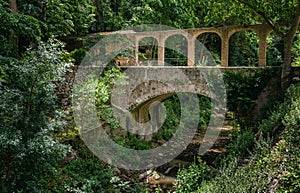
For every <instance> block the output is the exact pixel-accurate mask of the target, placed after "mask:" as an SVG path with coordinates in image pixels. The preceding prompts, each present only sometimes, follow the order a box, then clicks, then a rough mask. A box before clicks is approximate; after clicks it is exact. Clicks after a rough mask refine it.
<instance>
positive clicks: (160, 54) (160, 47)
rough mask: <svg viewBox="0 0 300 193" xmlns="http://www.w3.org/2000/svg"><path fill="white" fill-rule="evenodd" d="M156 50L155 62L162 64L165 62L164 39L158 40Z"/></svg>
mask: <svg viewBox="0 0 300 193" xmlns="http://www.w3.org/2000/svg"><path fill="white" fill-rule="evenodd" d="M158 41H159V42H158V43H157V45H158V50H157V62H158V66H164V64H165V42H164V40H158Z"/></svg>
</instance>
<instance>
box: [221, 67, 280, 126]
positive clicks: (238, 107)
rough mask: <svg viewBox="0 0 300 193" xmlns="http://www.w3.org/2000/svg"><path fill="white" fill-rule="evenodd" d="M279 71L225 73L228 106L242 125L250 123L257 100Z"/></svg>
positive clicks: (261, 70)
mask: <svg viewBox="0 0 300 193" xmlns="http://www.w3.org/2000/svg"><path fill="white" fill-rule="evenodd" d="M277 72H278V71H277V70H276V69H258V70H257V69H252V70H251V69H249V70H248V72H246V73H242V72H230V71H227V72H225V73H224V82H225V85H226V92H227V107H228V110H229V111H232V112H235V113H236V116H237V117H236V118H237V122H238V123H239V124H241V126H242V127H244V126H246V125H248V124H249V123H247V120H248V121H249V122H250V123H251V121H252V120H251V117H252V115H251V111H252V110H253V108H254V106H255V100H256V99H257V98H258V96H259V94H260V93H261V91H262V90H263V89H264V88H265V87H266V86H267V84H268V83H269V81H270V80H271V78H272V77H274V74H275V73H277ZM272 86H274V85H272ZM250 116H251V117H250ZM252 118H253V117H252Z"/></svg>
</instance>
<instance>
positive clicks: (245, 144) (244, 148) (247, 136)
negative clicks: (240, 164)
mask: <svg viewBox="0 0 300 193" xmlns="http://www.w3.org/2000/svg"><path fill="white" fill-rule="evenodd" d="M254 141H255V135H254V133H253V132H252V131H249V130H246V131H244V132H242V133H240V134H238V135H237V137H236V138H235V139H234V140H233V141H232V142H231V143H230V144H229V146H228V148H229V154H232V155H234V156H241V157H243V156H245V155H246V154H247V153H248V151H250V150H251V148H252V147H253V145H254Z"/></svg>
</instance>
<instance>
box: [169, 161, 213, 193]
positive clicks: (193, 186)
mask: <svg viewBox="0 0 300 193" xmlns="http://www.w3.org/2000/svg"><path fill="white" fill-rule="evenodd" d="M210 175H211V169H210V168H209V167H208V166H207V165H206V163H205V162H204V161H202V160H201V159H200V158H199V163H198V164H196V163H193V164H192V165H190V166H189V168H188V170H186V169H180V170H179V171H178V173H177V179H176V184H175V187H176V193H177V192H178V193H189V192H193V191H196V190H197V188H198V187H199V185H200V184H201V182H203V181H205V180H207V179H209V177H210Z"/></svg>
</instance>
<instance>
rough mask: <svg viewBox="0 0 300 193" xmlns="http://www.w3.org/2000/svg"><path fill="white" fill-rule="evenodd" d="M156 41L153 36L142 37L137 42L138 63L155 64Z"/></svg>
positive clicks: (156, 53)
mask: <svg viewBox="0 0 300 193" xmlns="http://www.w3.org/2000/svg"><path fill="white" fill-rule="evenodd" d="M157 55H158V42H157V40H156V39H155V38H153V37H144V38H142V39H141V40H140V42H139V61H140V62H139V63H141V64H142V65H150V66H156V65H157Z"/></svg>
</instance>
